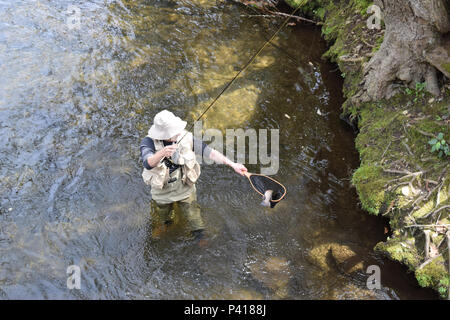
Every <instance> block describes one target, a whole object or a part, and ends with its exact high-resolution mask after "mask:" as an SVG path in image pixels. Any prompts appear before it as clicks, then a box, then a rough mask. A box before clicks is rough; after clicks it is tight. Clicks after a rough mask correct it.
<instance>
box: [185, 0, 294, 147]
mask: <svg viewBox="0 0 450 320" xmlns="http://www.w3.org/2000/svg"><path fill="white" fill-rule="evenodd" d="M301 6H302V4H299V5H298V6H297V8H295V9H294V10H293V11H292V13H291V14H290V15H289V16H288V17H287V18H286V20H284V22H283V24H282V25H281V27H279V28H278V30H277V31H276V32H275V33H274V34H273V35H272V37H270V39H269V40H267V41H266V42H264V44H263V45H262V46H261V47H260V48H259V50H258V51H257V52H256V53H255V54H254V55H253V56H252V57H251V58H250V60H248V62H247V63H246V64H245V65H244V67H243V68H242V69H241V70H239V72H237V73H236V75H235V76H234V77H233V79H231V81H229V82H228V83H227V85H226V86H225V87H224V88H223V89H222V91H221V92H220V93H219V94H218V95H217V96H216V97H215V98H214V100H213V101H212V102H211V103H210V104H209V106H208V107H207V108H206V109H205V111H203V113H202V114H201V115H200V116H199V117H198V118H197V120H195V121H194V123H193V124H191V125H190V127H189V129H188V130H187V131H186V133H185V134H184V135H183V136H182V137H181V139H180V140H178V141H177V143H180V142H181V140H183V138H184V137H185V136H186V135H187V133H188V132H189V131H191V130H192V128H193V127H194V124H195V123H196V122H197V121H199V120H200V119H201V118H202V117H203V116H204V115H205V114H206V113H207V112H208V111H209V109H211V107H212V106H213V105H214V104H215V103H216V101H217V100H219V98H220V96H221V95H222V94H223V93H224V92H225V91H226V90H227V89H228V88H229V87H230V86H231V85H232V84H233V83H234V81H235V80H236V79H237V78H238V77H239V75H240V74H241V73H242V72H244V71H245V70H246V69H247V68H248V67H249V66H250V65H251V64H252V62H253V61H254V60H255V59H256V57H257V56H258V55H259V54H260V53H261V52H262V51H263V50H264V48H265V47H266V46H267V45H268V44H269V43H270V42H271V41H272V40H273V39H274V38H275V37H276V36H277V34H278V33H279V32H280V31H281V30H282V29H283V28H284V27H285V26H286V25H287V23H288V22H289V20H290V19H291V18H292V16H294V14H295V13H296V12H297V10H298V9H300V7H301Z"/></svg>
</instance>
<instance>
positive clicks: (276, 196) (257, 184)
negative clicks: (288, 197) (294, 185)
mask: <svg viewBox="0 0 450 320" xmlns="http://www.w3.org/2000/svg"><path fill="white" fill-rule="evenodd" d="M249 179H250V181H251V183H252V185H253V187H254V188H255V189H256V190H257V191H258V192H260V193H261V194H263V195H264V193H265V192H266V191H267V190H272V191H273V193H272V199H271V200H270V207H271V208H273V207H275V205H276V204H277V203H278V202H279V201H280V200H281V199H282V198H283V196H284V194H285V193H286V189H285V188H284V186H283V185H282V184H280V183H278V182H276V181H275V180H273V179H271V178H269V177H266V176H262V175H251V176H250V177H249Z"/></svg>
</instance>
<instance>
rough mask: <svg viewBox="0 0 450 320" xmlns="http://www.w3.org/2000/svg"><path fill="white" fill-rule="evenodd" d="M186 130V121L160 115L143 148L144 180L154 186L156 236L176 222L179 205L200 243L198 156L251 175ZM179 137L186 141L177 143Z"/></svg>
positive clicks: (141, 148) (202, 232) (245, 169)
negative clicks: (175, 207) (175, 205)
mask: <svg viewBox="0 0 450 320" xmlns="http://www.w3.org/2000/svg"><path fill="white" fill-rule="evenodd" d="M185 127H186V121H183V120H181V119H180V118H179V117H177V116H175V115H174V114H173V113H172V112H170V111H167V110H163V111H161V112H159V113H158V114H156V116H155V118H154V120H153V125H152V126H151V128H150V130H149V131H148V135H147V136H146V137H145V138H144V139H143V140H142V142H141V145H140V150H141V157H142V163H143V165H144V171H143V173H142V177H143V179H144V182H145V183H146V184H147V185H150V186H151V194H152V203H151V209H152V210H151V215H152V237H155V238H157V237H158V236H159V234H160V233H161V232H164V231H166V230H167V228H168V227H169V226H170V225H171V224H172V223H173V218H174V214H175V211H174V204H175V203H176V204H177V206H178V208H179V210H180V211H181V213H182V214H183V215H184V216H185V217H186V219H187V221H188V224H189V229H190V231H191V234H192V236H193V237H194V239H195V240H196V241H200V240H202V239H203V238H204V236H205V235H204V229H205V224H204V222H203V220H202V217H201V212H200V206H199V205H198V204H197V192H196V188H195V182H196V181H197V179H198V177H199V176H200V164H199V163H198V162H197V160H196V157H195V155H196V154H197V155H200V156H205V157H209V158H210V159H211V160H214V161H215V163H219V164H226V165H228V166H230V167H231V168H233V169H234V171H236V172H237V173H239V174H240V175H244V173H245V172H247V168H246V167H245V166H244V165H242V164H240V163H235V162H233V161H231V160H229V159H228V158H226V157H225V156H224V155H223V154H221V153H220V152H218V151H217V150H214V149H212V148H210V147H208V146H207V145H206V144H205V143H204V142H203V141H201V140H198V139H196V138H194V136H193V135H192V133H190V132H186V131H185V130H184V129H185ZM185 134H186V136H184V135H185ZM182 137H184V138H182ZM179 138H182V139H181V141H180V142H179V144H176V143H175V142H176V141H177V139H179Z"/></svg>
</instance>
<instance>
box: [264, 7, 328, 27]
mask: <svg viewBox="0 0 450 320" xmlns="http://www.w3.org/2000/svg"><path fill="white" fill-rule="evenodd" d="M266 11H267V13H270V14H273V15H276V16H281V17H290V18H292V19H296V20H299V21H306V22H310V23H314V24H316V25H322V24H323V23H322V22H318V21H314V20H310V19H307V18H303V17H300V16H293V15H290V14H288V13H284V12H278V11H270V10H266Z"/></svg>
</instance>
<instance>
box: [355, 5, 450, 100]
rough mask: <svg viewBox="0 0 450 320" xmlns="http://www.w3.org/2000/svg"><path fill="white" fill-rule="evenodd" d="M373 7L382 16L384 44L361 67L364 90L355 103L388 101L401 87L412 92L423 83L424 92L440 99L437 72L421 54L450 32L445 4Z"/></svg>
mask: <svg viewBox="0 0 450 320" xmlns="http://www.w3.org/2000/svg"><path fill="white" fill-rule="evenodd" d="M447 2H448V0H447ZM375 4H376V5H378V6H379V7H380V8H381V10H382V12H383V20H384V23H385V25H386V30H385V34H384V41H383V43H382V44H381V47H380V49H379V50H378V51H377V52H376V54H375V55H374V56H373V57H372V59H371V60H370V61H369V62H368V63H367V64H366V65H365V67H364V75H365V77H364V78H365V81H364V82H363V83H362V85H363V89H362V90H361V91H360V93H359V95H357V96H356V97H355V100H354V102H356V103H359V102H366V101H372V100H380V99H384V98H386V99H389V98H390V97H392V96H393V95H394V94H396V93H397V92H398V90H399V89H400V88H401V87H402V86H404V85H407V86H408V87H411V88H414V87H415V85H416V83H418V82H424V81H425V82H426V89H427V91H429V92H430V93H432V94H434V95H439V93H440V90H439V86H438V82H437V76H436V69H435V68H434V66H432V65H431V64H429V63H428V62H427V61H426V59H425V56H424V54H425V52H426V50H428V49H430V48H433V47H436V46H439V45H440V44H441V41H442V37H443V34H445V33H447V32H449V31H450V22H449V19H448V18H449V15H448V4H446V1H445V0H375Z"/></svg>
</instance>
